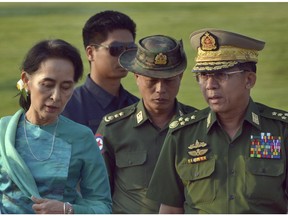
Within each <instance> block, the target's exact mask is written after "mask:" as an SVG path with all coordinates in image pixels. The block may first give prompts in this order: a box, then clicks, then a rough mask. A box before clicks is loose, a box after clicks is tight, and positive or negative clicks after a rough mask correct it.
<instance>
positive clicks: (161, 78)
mask: <svg viewBox="0 0 288 216" xmlns="http://www.w3.org/2000/svg"><path fill="white" fill-rule="evenodd" d="M119 61H120V64H121V65H122V66H123V67H124V68H126V69H127V70H128V71H131V72H133V73H135V79H136V83H137V86H138V88H139V92H140V95H141V97H142V99H141V101H140V102H139V103H136V104H133V105H131V106H129V107H126V108H124V109H121V110H118V111H116V112H113V113H111V114H108V115H106V116H105V117H104V120H103V121H102V122H101V124H100V126H99V129H98V131H97V134H99V137H100V136H102V138H101V139H102V140H103V146H104V147H103V156H104V159H105V163H106V167H107V170H108V174H109V180H110V185H111V191H112V197H113V213H121V214H124V213H129V214H139V213H149V214H153V213H154V214H155V213H158V211H159V206H160V204H159V203H158V202H154V201H151V200H148V199H147V198H146V197H145V195H146V191H147V188H148V184H149V181H150V178H151V175H152V172H153V170H154V167H155V164H156V162H157V159H158V155H159V153H160V150H161V148H162V144H163V143H164V139H165V136H166V134H167V131H168V126H169V122H171V121H172V119H174V118H176V117H177V118H179V117H180V116H182V115H184V114H186V113H189V112H193V111H194V110H195V108H193V107H190V106H186V105H183V104H182V103H180V102H178V101H177V99H176V96H177V94H178V91H179V87H180V82H181V79H182V76H183V72H184V70H185V69H186V66H187V61H186V55H185V53H184V50H183V45H182V41H176V40H175V39H173V38H171V37H168V36H163V35H153V36H148V37H145V38H142V39H141V40H140V41H139V45H138V49H137V50H127V51H125V52H124V53H123V54H122V55H121V56H120V57H119Z"/></svg>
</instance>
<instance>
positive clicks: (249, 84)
mask: <svg viewBox="0 0 288 216" xmlns="http://www.w3.org/2000/svg"><path fill="white" fill-rule="evenodd" d="M247 73H248V75H247V77H246V88H247V89H252V88H253V87H254V85H255V83H256V79H257V77H256V73H255V72H247Z"/></svg>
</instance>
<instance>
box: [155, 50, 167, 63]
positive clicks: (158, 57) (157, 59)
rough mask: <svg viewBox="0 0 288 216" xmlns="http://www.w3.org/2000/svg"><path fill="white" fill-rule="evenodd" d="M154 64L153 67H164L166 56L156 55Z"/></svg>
mask: <svg viewBox="0 0 288 216" xmlns="http://www.w3.org/2000/svg"><path fill="white" fill-rule="evenodd" d="M154 63H155V65H166V64H167V56H166V55H164V54H163V53H159V54H158V55H156V57H155V61H154Z"/></svg>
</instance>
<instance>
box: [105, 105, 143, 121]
mask: <svg viewBox="0 0 288 216" xmlns="http://www.w3.org/2000/svg"><path fill="white" fill-rule="evenodd" d="M136 106H137V104H132V105H130V106H128V107H125V108H123V109H120V110H117V111H115V112H112V113H109V114H107V115H106V116H104V117H103V121H104V122H105V123H106V125H108V124H111V123H114V122H117V121H119V120H121V119H124V118H127V117H128V116H130V115H131V114H133V113H134V112H135V110H136Z"/></svg>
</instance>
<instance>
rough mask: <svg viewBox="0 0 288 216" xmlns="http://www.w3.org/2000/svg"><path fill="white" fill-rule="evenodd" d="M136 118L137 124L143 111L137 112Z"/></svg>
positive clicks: (141, 117) (141, 118)
mask: <svg viewBox="0 0 288 216" xmlns="http://www.w3.org/2000/svg"><path fill="white" fill-rule="evenodd" d="M136 118H137V123H138V124H139V123H140V122H141V121H142V120H143V113H142V111H140V112H138V113H137V116H136Z"/></svg>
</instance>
